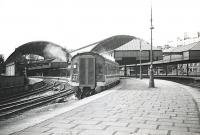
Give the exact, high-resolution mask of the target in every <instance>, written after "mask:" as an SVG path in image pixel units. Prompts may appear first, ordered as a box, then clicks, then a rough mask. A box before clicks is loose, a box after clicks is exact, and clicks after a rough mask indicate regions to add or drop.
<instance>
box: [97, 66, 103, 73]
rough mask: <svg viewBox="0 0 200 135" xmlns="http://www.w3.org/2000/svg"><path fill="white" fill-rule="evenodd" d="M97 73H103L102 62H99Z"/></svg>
mask: <svg viewBox="0 0 200 135" xmlns="http://www.w3.org/2000/svg"><path fill="white" fill-rule="evenodd" d="M97 73H98V74H103V66H102V65H101V64H97Z"/></svg>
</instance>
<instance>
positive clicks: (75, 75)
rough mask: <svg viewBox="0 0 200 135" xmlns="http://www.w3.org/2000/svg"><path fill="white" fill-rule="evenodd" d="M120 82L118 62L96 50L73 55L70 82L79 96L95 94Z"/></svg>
mask: <svg viewBox="0 0 200 135" xmlns="http://www.w3.org/2000/svg"><path fill="white" fill-rule="evenodd" d="M118 82H119V65H118V63H116V62H114V61H112V60H110V59H107V58H105V57H103V56H102V55H99V54H97V53H94V52H85V53H79V54H77V55H75V56H74V57H72V59H71V77H70V83H71V85H72V86H73V87H74V91H75V94H76V97H77V98H79V99H82V98H84V97H87V96H90V95H93V94H95V93H98V92H100V91H102V90H104V89H106V88H107V87H109V86H110V85H113V84H117V83H118Z"/></svg>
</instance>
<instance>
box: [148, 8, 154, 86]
mask: <svg viewBox="0 0 200 135" xmlns="http://www.w3.org/2000/svg"><path fill="white" fill-rule="evenodd" d="M153 29H154V27H153V25H152V5H151V27H150V30H151V50H150V69H149V72H150V75H149V88H154V87H155V86H154V74H153V51H152V46H153V42H152V30H153Z"/></svg>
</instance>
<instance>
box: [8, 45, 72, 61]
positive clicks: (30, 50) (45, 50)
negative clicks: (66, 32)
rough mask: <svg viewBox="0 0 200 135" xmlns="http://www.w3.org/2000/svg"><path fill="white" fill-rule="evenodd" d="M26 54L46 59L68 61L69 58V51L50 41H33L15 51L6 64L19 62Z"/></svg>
mask: <svg viewBox="0 0 200 135" xmlns="http://www.w3.org/2000/svg"><path fill="white" fill-rule="evenodd" d="M26 54H36V55H39V56H43V57H44V58H45V59H50V58H54V59H59V60H61V61H67V57H68V56H69V53H68V51H67V50H66V49H65V48H63V47H61V46H59V45H56V44H54V43H52V42H48V41H33V42H28V43H26V44H23V45H21V46H19V47H18V48H16V49H15V51H14V52H13V53H12V54H11V55H10V56H9V57H8V58H7V60H6V64H7V63H11V62H14V61H17V60H18V59H20V58H21V56H23V55H26Z"/></svg>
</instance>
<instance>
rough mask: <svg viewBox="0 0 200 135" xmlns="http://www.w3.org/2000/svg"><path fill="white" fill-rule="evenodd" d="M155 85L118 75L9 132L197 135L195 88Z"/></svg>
mask: <svg viewBox="0 0 200 135" xmlns="http://www.w3.org/2000/svg"><path fill="white" fill-rule="evenodd" d="M155 86H156V88H148V79H143V80H140V79H131V78H129V79H122V80H121V83H120V85H119V86H117V87H115V88H114V89H112V90H107V91H104V92H102V93H100V94H96V95H94V96H92V97H89V98H86V99H83V100H81V101H78V104H79V105H76V106H75V107H71V109H66V111H64V112H62V113H60V114H57V115H52V117H48V118H46V119H43V120H41V121H39V122H38V123H35V124H34V125H29V126H27V127H24V129H23V128H22V129H21V130H20V131H17V130H16V132H15V133H13V135H76V134H78V135H129V134H130V135H200V118H199V116H200V113H199V107H200V106H199V105H200V91H199V90H198V89H193V88H191V87H189V86H184V85H182V84H178V83H174V82H170V81H165V80H155ZM72 106H73V105H72ZM68 107H69V106H68ZM55 113H56V112H55ZM32 122H33V121H32ZM30 123H31V121H30ZM18 126H19V125H18ZM8 128H9V127H8ZM10 130H12V129H10ZM0 134H2V135H3V134H7V133H6V132H5V133H4V132H3V130H2V131H1V132H0Z"/></svg>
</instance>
